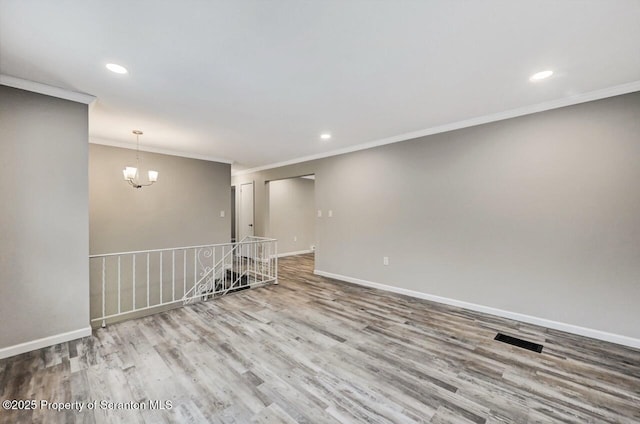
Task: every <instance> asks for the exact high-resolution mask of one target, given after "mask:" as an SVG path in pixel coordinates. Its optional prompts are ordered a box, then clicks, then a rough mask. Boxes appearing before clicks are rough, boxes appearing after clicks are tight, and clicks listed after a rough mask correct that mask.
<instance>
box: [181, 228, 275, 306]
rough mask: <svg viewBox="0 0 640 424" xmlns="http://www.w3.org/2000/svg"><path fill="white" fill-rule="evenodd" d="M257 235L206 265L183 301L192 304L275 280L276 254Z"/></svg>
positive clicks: (246, 238) (242, 241) (243, 240)
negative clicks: (211, 265) (267, 250)
mask: <svg viewBox="0 0 640 424" xmlns="http://www.w3.org/2000/svg"><path fill="white" fill-rule="evenodd" d="M254 238H255V237H245V238H244V239H242V240H241V241H240V242H239V243H237V244H236V245H235V246H234V247H233V249H232V250H230V251H229V252H227V253H226V254H225V255H224V256H223V257H222V258H221V259H220V260H219V261H218V262H217V263H216V264H215V265H214V266H213V267H202V268H203V269H204V271H203V272H202V273H201V277H200V279H199V280H198V281H197V283H196V284H195V285H194V286H193V287H192V288H191V289H190V290H189V291H187V292H186V293H185V294H184V296H183V298H182V300H183V303H184V304H185V305H188V304H190V303H193V302H197V301H204V300H207V299H211V298H213V297H219V296H224V295H226V294H228V293H233V292H237V291H240V290H245V289H249V288H252V287H256V286H258V285H263V284H266V283H269V282H273V281H274V278H273V277H272V276H271V274H272V272H271V267H272V260H273V259H274V258H273V257H272V255H271V254H270V253H269V254H268V253H267V252H265V249H264V248H263V246H262V245H261V244H260V243H259V242H253V241H252V239H254ZM267 254H268V256H267Z"/></svg>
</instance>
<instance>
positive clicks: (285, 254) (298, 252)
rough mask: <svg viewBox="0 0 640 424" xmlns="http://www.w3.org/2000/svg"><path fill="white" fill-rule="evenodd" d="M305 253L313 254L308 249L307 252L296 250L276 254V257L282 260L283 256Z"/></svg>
mask: <svg viewBox="0 0 640 424" xmlns="http://www.w3.org/2000/svg"><path fill="white" fill-rule="evenodd" d="M305 253H313V250H311V249H309V250H298V251H295V252H284V253H278V257H279V258H282V257H284V256H295V255H304V254H305Z"/></svg>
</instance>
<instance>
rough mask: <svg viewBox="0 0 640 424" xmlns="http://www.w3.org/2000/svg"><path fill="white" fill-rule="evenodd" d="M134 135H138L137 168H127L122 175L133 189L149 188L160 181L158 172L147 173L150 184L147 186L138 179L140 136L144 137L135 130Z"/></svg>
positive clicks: (140, 132) (150, 171)
mask: <svg viewBox="0 0 640 424" xmlns="http://www.w3.org/2000/svg"><path fill="white" fill-rule="evenodd" d="M133 133H134V134H135V135H136V166H127V167H125V168H124V169H123V170H122V174H123V175H124V179H125V181H127V182H128V183H129V184H131V186H132V187H133V188H142V187H147V186H150V185H151V184H153V183H155V182H156V181H158V171H152V170H149V172H148V173H147V175H148V177H149V182H148V183H147V184H142V183H141V182H140V179H139V178H138V168H139V167H140V163H139V162H140V136H141V135H142V131H140V130H133Z"/></svg>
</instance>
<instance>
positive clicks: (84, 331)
mask: <svg viewBox="0 0 640 424" xmlns="http://www.w3.org/2000/svg"><path fill="white" fill-rule="evenodd" d="M90 335H91V327H85V328H81V329H79V330H74V331H68V332H66V333H60V334H55V335H53V336H49V337H43V338H41V339H36V340H32V341H30V342H25V343H20V344H17V345H13V346H9V347H3V348H2V349H0V359H4V358H8V357H10V356H15V355H20V354H21V353H26V352H31V351H33V350H38V349H42V348H43V347H49V346H53V345H57V344H58V343H64V342H68V341H71V340H75V339H81V338H83V337H87V336H90Z"/></svg>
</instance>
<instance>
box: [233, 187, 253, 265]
mask: <svg viewBox="0 0 640 424" xmlns="http://www.w3.org/2000/svg"><path fill="white" fill-rule="evenodd" d="M253 196H254V190H253V182H250V183H245V184H241V185H240V202H239V207H238V234H237V235H238V241H242V240H243V239H244V238H245V237H251V236H253V235H254V226H253V224H254V223H253V219H254V210H253ZM243 256H246V255H244V254H243Z"/></svg>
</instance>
